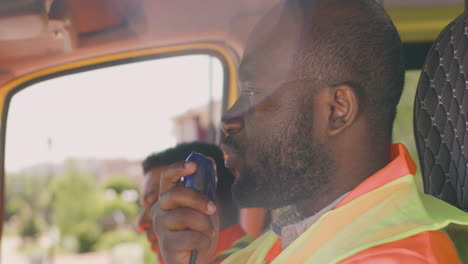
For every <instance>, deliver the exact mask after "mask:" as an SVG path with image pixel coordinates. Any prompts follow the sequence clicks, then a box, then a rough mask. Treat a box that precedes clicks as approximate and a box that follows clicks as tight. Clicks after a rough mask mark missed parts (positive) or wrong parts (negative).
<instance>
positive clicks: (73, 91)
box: [1, 55, 226, 264]
mask: <svg viewBox="0 0 468 264" xmlns="http://www.w3.org/2000/svg"><path fill="white" fill-rule="evenodd" d="M225 77H226V76H224V69H223V64H222V63H221V61H220V60H219V59H217V58H216V57H213V56H210V55H184V56H174V57H168V58H159V59H153V60H146V61H140V62H133V63H128V64H124V65H118V66H111V67H105V68H99V69H95V70H89V71H85V72H80V73H74V74H69V75H65V76H61V77H56V78H53V79H49V80H46V81H43V82H39V83H35V84H33V85H31V86H29V87H26V88H25V89H22V90H20V91H19V92H17V93H16V94H14V95H13V96H12V97H11V100H10V103H9V109H8V116H7V124H6V141H5V190H6V206H5V216H4V217H5V219H4V232H3V238H2V252H1V253H2V254H1V258H2V259H1V260H2V261H1V263H15V264H30V263H31V264H32V263H37V264H39V263H44V264H45V263H54V264H71V263H87V264H90V263H99V264H105V263H112V264H119V263H137V264H139V263H141V264H143V263H145V264H146V263H155V257H154V255H153V254H152V253H151V252H150V250H149V247H148V246H147V242H146V240H145V238H144V237H143V235H140V234H138V233H137V231H136V229H135V221H136V218H137V216H138V213H139V207H138V197H139V194H138V191H139V185H140V184H141V182H142V179H143V175H142V168H141V161H142V160H143V159H144V158H145V157H146V156H147V155H148V154H150V153H152V152H155V151H160V150H163V149H165V148H168V147H171V146H173V145H174V144H176V143H178V142H186V141H193V140H200V141H208V142H215V141H217V140H218V137H219V136H220V131H219V123H220V122H219V121H220V116H221V109H222V95H223V89H224V83H225V82H224V79H225ZM122 252H124V253H122Z"/></svg>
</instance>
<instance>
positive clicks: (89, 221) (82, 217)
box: [51, 167, 103, 252]
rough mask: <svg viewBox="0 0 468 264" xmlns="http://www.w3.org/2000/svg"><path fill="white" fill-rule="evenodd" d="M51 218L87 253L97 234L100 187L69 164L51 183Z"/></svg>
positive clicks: (98, 228)
mask: <svg viewBox="0 0 468 264" xmlns="http://www.w3.org/2000/svg"><path fill="white" fill-rule="evenodd" d="M51 194H52V208H53V221H54V224H55V225H57V227H58V228H59V230H60V232H61V234H62V235H68V236H73V237H75V238H76V239H77V240H78V242H79V251H80V252H87V251H89V250H91V249H92V248H93V246H94V244H95V243H96V241H97V239H98V237H99V235H100V233H101V232H102V230H101V228H100V226H98V225H97V224H96V223H97V222H98V219H99V211H98V210H99V208H100V202H101V201H102V197H103V195H102V190H100V189H99V187H98V186H97V185H96V184H95V182H94V180H93V177H92V176H91V175H89V174H86V173H84V172H80V171H78V170H77V169H75V168H73V167H71V168H69V169H68V170H67V171H66V172H65V173H64V175H62V176H59V177H58V178H56V179H55V180H54V182H52V184H51Z"/></svg>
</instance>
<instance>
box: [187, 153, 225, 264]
mask: <svg viewBox="0 0 468 264" xmlns="http://www.w3.org/2000/svg"><path fill="white" fill-rule="evenodd" d="M185 161H192V162H195V163H196V164H197V170H196V171H195V173H193V174H190V175H188V176H185V177H183V178H182V179H181V183H182V185H183V186H185V187H187V188H191V189H194V190H197V191H199V192H200V193H203V194H205V195H207V196H208V199H210V200H211V201H212V202H215V197H216V180H217V178H216V165H215V164H214V162H213V161H212V160H211V159H209V158H207V157H206V156H205V155H203V154H200V153H197V152H192V153H191V154H190V155H189V156H188V157H187V159H186V160H185ZM196 261H197V251H196V250H192V251H191V252H190V261H189V263H190V264H195V263H196Z"/></svg>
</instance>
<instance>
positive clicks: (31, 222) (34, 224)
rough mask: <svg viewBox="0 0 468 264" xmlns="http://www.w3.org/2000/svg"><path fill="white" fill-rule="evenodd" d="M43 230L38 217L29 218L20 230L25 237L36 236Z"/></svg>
mask: <svg viewBox="0 0 468 264" xmlns="http://www.w3.org/2000/svg"><path fill="white" fill-rule="evenodd" d="M40 231H41V228H40V224H39V220H38V218H37V217H31V218H28V219H27V220H26V221H25V222H24V225H23V227H22V230H21V231H20V235H21V237H23V238H36V237H37V236H38V235H39V233H40Z"/></svg>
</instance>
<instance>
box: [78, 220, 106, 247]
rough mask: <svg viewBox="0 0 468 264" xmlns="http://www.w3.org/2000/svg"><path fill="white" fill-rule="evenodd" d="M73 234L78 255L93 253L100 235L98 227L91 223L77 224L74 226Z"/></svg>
mask: <svg viewBox="0 0 468 264" xmlns="http://www.w3.org/2000/svg"><path fill="white" fill-rule="evenodd" d="M73 233H74V234H75V237H76V239H77V240H78V252H80V253H84V252H91V251H93V249H94V247H95V245H96V243H97V242H98V240H99V237H100V236H101V234H102V232H101V228H100V226H98V225H97V224H96V223H94V222H91V221H83V222H81V223H79V224H78V225H77V226H75V230H74V232H73Z"/></svg>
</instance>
